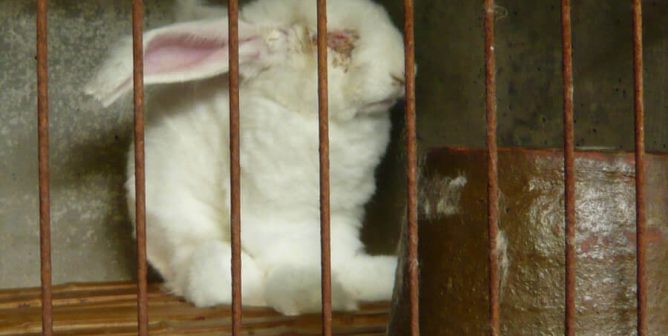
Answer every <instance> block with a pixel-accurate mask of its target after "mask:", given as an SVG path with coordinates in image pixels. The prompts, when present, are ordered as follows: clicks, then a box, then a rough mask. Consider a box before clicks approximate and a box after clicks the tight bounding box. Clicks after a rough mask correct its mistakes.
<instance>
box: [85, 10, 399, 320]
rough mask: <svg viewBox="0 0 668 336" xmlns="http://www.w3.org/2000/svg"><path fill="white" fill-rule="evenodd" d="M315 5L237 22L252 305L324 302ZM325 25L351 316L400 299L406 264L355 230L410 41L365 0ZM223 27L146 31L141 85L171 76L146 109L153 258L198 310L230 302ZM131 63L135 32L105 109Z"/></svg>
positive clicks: (335, 207)
mask: <svg viewBox="0 0 668 336" xmlns="http://www.w3.org/2000/svg"><path fill="white" fill-rule="evenodd" d="M186 2H187V0H186ZM191 3H192V2H191ZM315 6H316V2H315V1H313V0H258V1H255V2H252V3H249V4H248V5H246V6H244V7H243V8H242V10H241V12H240V22H239V40H240V50H239V54H240V73H241V77H242V83H241V88H240V100H241V101H240V123H241V131H240V136H241V192H242V196H241V197H242V211H241V218H242V231H241V241H242V284H243V285H242V297H243V303H244V304H245V305H259V306H263V305H268V306H271V307H273V308H274V309H276V310H278V311H280V312H282V313H284V314H288V315H294V314H300V313H304V312H313V311H318V310H319V309H320V225H319V223H320V220H319V218H320V217H319V216H320V212H319V182H318V181H319V179H318V174H319V166H318V126H317V111H318V100H317V69H316V64H317V62H316V60H317V52H316V46H315V41H316V7H315ZM193 15H195V16H196V15H197V14H193ZM328 19H329V20H328V21H329V22H328V31H329V33H328V46H329V111H330V124H329V132H330V139H331V140H330V158H331V242H332V290H333V307H334V309H337V310H351V309H355V308H356V307H357V304H358V302H360V301H376V300H387V299H389V298H390V297H391V293H392V288H393V284H394V269H395V266H396V258H395V257H392V256H369V255H367V254H366V253H365V252H364V247H363V245H362V243H361V241H360V238H359V230H360V226H361V221H362V218H363V214H364V206H365V203H366V202H367V201H368V200H369V198H370V197H371V196H372V194H373V192H374V190H375V181H374V169H375V168H376V166H377V165H378V163H379V161H380V159H381V156H382V155H383V153H384V152H385V148H386V146H387V144H388V141H389V130H390V120H389V114H388V109H389V108H390V107H391V106H393V105H394V103H395V102H396V100H397V99H398V98H400V97H401V96H402V95H403V90H404V85H403V80H402V78H403V76H404V49H403V41H402V36H401V34H400V32H399V31H398V30H397V29H396V28H395V27H394V26H393V25H392V23H391V22H390V19H389V17H388V15H387V13H386V12H385V10H384V9H383V8H382V7H380V6H379V5H377V4H374V3H373V2H371V1H369V0H333V1H329V4H328ZM227 22H228V21H227V18H226V17H223V18H217V19H204V20H200V21H193V22H185V23H177V24H173V25H171V26H167V27H163V28H159V29H155V30H152V31H149V32H147V33H145V35H144V48H145V56H144V62H145V84H147V85H150V84H158V83H172V85H169V86H165V87H163V88H161V90H158V93H157V94H156V95H154V96H152V99H151V101H150V102H149V105H148V110H149V114H148V118H149V120H148V121H147V127H146V135H145V137H146V141H145V146H146V207H147V235H148V242H147V244H148V247H147V253H148V259H149V261H150V263H151V264H152V265H153V266H154V267H155V268H156V269H157V270H158V271H159V272H160V274H161V275H162V276H163V277H164V279H165V280H166V286H167V288H169V289H170V290H171V291H172V292H173V293H175V294H177V295H183V296H185V298H186V299H187V300H189V301H191V302H192V303H194V304H195V305H197V306H211V305H217V304H227V303H230V302H231V291H230V282H231V271H230V254H231V252H230V237H229V215H230V214H229V202H230V199H229V197H230V196H229V150H228V148H229V133H228V115H229V108H228V88H227V78H226V77H225V76H221V75H224V74H225V73H226V72H227V70H228V58H227V57H228V49H227V48H228V43H227V42H228V36H227V27H228V23H227ZM131 72H132V57H131V45H130V43H129V41H127V40H126V41H125V42H124V43H123V44H122V45H120V46H119V47H117V48H116V49H114V50H113V52H112V54H111V55H110V57H109V59H108V60H107V61H106V63H105V64H104V65H103V66H102V68H101V70H100V72H99V73H98V75H97V76H96V77H95V78H94V79H93V80H92V82H91V83H89V85H88V86H87V88H86V91H87V93H89V94H91V95H93V96H95V97H96V98H97V99H99V100H100V101H101V102H103V104H104V105H105V106H106V105H109V104H111V103H112V102H114V101H115V100H116V99H117V98H119V97H120V96H121V95H123V94H124V93H126V92H127V91H129V90H130V89H131V88H132V81H131ZM129 158H130V160H129V164H128V171H127V172H128V176H129V179H128V181H127V184H126V187H127V190H128V203H129V208H130V212H131V213H132V216H133V218H134V201H135V200H134V194H135V193H134V185H135V182H134V177H133V176H134V164H133V159H132V158H133V153H132V152H131V153H130V156H129Z"/></svg>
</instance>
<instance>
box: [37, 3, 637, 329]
mask: <svg viewBox="0 0 668 336" xmlns="http://www.w3.org/2000/svg"><path fill="white" fill-rule="evenodd" d="M483 1H484V3H483V6H484V41H485V44H484V53H485V102H486V103H485V106H486V108H485V110H486V115H487V137H486V139H487V141H486V142H487V167H488V188H487V197H488V203H487V204H488V228H489V232H488V234H489V274H488V285H489V303H490V305H489V334H490V335H493V336H496V335H499V333H500V327H499V320H500V308H499V288H498V272H497V267H498V266H497V258H498V256H497V254H496V245H497V241H496V237H497V234H496V233H497V232H498V217H499V215H498V192H499V187H498V170H497V154H498V150H497V134H496V125H497V122H496V112H497V111H496V109H497V106H496V65H495V53H494V20H495V5H494V0H483ZM326 2H327V1H326V0H317V15H318V38H317V45H318V96H319V140H320V148H319V149H320V150H319V155H320V211H321V247H322V250H321V252H322V253H321V258H322V260H321V262H322V334H323V335H331V334H332V307H331V269H330V267H331V266H330V232H329V230H330V227H329V225H330V222H329V220H330V218H329V196H330V195H329V193H330V192H329V134H328V122H327V120H328V108H327V40H326V34H327V13H326V10H325V8H326ZM403 2H404V44H405V52H406V55H405V56H406V57H405V62H406V64H405V76H406V108H405V118H406V135H407V137H406V152H407V162H406V178H407V185H408V187H407V209H406V211H407V224H406V225H407V234H408V239H407V242H408V246H407V250H408V260H407V264H408V273H409V279H410V281H409V302H410V330H411V332H410V333H411V336H418V335H419V334H420V330H419V304H418V303H419V302H418V301H419V278H418V272H419V267H418V255H417V254H418V249H417V247H418V245H417V244H418V227H417V202H418V201H417V151H416V123H415V118H416V114H415V71H414V69H415V40H414V20H413V17H414V13H413V0H404V1H403ZM632 4H633V74H634V113H635V162H636V228H637V229H636V237H637V240H636V241H637V264H636V265H637V288H638V290H637V319H638V323H637V331H638V335H639V336H644V335H646V334H647V317H646V316H647V296H646V288H647V280H646V274H645V254H646V238H645V222H646V219H645V197H644V187H645V171H644V170H645V145H644V143H645V134H644V103H643V71H642V70H643V57H642V50H643V44H642V4H641V1H640V0H632ZM46 7H47V0H37V29H36V33H37V46H36V47H37V78H38V81H37V85H38V96H37V111H38V146H39V158H38V159H39V204H40V205H39V214H40V215H39V218H40V219H39V222H40V258H41V265H40V269H41V293H42V295H41V301H42V333H43V335H46V336H51V335H53V320H52V284H51V232H50V199H49V138H48V113H49V111H48V68H47V57H48V55H47V8H46ZM570 12H571V7H570V0H562V1H561V25H562V52H563V54H562V62H563V63H562V66H563V68H562V76H563V118H564V171H565V174H564V179H565V187H564V193H565V199H566V202H565V213H566V230H565V231H566V232H565V233H566V234H565V237H566V238H565V242H566V248H565V256H566V269H565V272H566V282H565V291H566V295H565V297H566V301H565V307H566V312H565V317H564V326H565V331H566V332H565V333H566V335H569V336H570V335H575V318H576V316H575V315H576V310H575V308H576V307H575V267H576V265H575V225H576V223H575V197H574V195H575V170H574V166H573V164H574V156H575V155H574V151H575V146H574V141H573V137H574V130H573V65H572V61H573V57H572V32H571V17H570ZM238 14H239V6H238V0H228V15H229V40H230V58H229V62H230V63H229V65H230V71H229V87H230V157H231V160H230V168H231V174H230V175H231V176H230V185H231V190H232V197H231V237H232V293H233V295H232V297H233V300H232V312H233V313H232V316H233V320H232V323H233V328H232V330H233V335H240V334H241V327H242V308H241V281H242V279H241V267H242V265H241V260H240V246H241V243H240V230H241V213H240V199H239V196H240V179H239V173H240V168H239V58H238V51H239V50H238V47H239V41H238ZM143 15H144V5H143V1H142V0H133V5H132V27H133V30H132V32H133V51H134V70H133V78H134V114H135V125H134V135H135V162H136V165H135V176H136V193H137V196H136V213H137V219H136V235H137V251H138V253H137V261H138V262H137V278H138V280H137V288H138V291H137V293H138V295H137V320H138V334H139V335H142V336H143V335H148V310H147V302H148V297H147V276H146V275H147V261H146V219H145V216H146V213H145V204H144V203H145V189H144V91H143V57H142V55H143V50H142V49H143V42H142V32H143Z"/></svg>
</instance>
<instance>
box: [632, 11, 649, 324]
mask: <svg viewBox="0 0 668 336" xmlns="http://www.w3.org/2000/svg"><path fill="white" fill-rule="evenodd" d="M633 107H634V111H635V162H636V244H637V245H636V257H637V264H636V266H637V270H636V272H637V273H636V276H637V293H636V294H637V300H638V325H637V328H638V336H644V335H647V274H646V272H645V253H646V250H647V246H646V239H645V225H646V220H645V104H644V83H643V44H642V3H641V1H640V0H633Z"/></svg>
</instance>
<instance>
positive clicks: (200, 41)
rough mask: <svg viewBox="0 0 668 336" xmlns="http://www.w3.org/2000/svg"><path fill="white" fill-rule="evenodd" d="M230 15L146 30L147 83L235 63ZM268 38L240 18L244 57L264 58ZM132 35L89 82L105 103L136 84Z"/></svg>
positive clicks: (216, 71) (243, 60) (203, 74)
mask: <svg viewBox="0 0 668 336" xmlns="http://www.w3.org/2000/svg"><path fill="white" fill-rule="evenodd" d="M227 32H228V21H227V18H225V19H219V20H209V21H198V22H186V23H179V24H174V25H171V26H167V27H163V28H159V29H155V30H152V31H149V32H147V33H145V34H144V84H157V83H177V82H185V81H191V80H198V79H204V78H209V77H213V76H216V75H220V74H223V73H226V72H227V71H228V67H229V41H228V36H227ZM267 54H268V50H267V44H266V43H265V40H264V38H263V37H262V36H261V35H260V33H259V30H258V29H257V28H256V27H255V26H252V25H250V24H248V23H244V22H241V21H240V22H239V63H240V65H241V66H242V69H243V65H244V64H247V63H250V62H255V63H257V62H262V61H263V59H264V58H265V57H266V56H267ZM132 69H133V59H132V41H131V40H125V41H124V42H123V44H122V45H121V46H120V47H118V48H115V49H114V51H113V52H112V55H111V56H110V57H109V59H108V60H107V61H106V62H105V63H104V65H103V66H102V68H101V69H100V71H99V72H98V74H97V76H96V77H95V78H94V79H93V80H92V81H91V82H89V83H88V84H87V85H86V89H85V91H86V93H88V94H90V95H93V96H95V97H96V98H97V99H98V100H100V101H101V102H102V103H103V104H104V105H105V106H108V105H110V104H111V103H113V102H114V101H115V100H116V99H118V98H119V97H120V96H121V95H123V94H124V93H125V92H127V91H129V90H130V89H131V88H132V86H133V81H132Z"/></svg>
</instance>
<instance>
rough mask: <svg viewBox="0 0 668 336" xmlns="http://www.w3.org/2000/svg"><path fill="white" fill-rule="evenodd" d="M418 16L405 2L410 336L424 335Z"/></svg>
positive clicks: (410, 2) (406, 1) (405, 1)
mask: <svg viewBox="0 0 668 336" xmlns="http://www.w3.org/2000/svg"><path fill="white" fill-rule="evenodd" d="M414 20H415V13H414V8H413V0H404V48H405V53H406V54H405V75H406V116H405V118H406V184H407V190H406V193H407V194H406V198H407V200H406V201H407V203H406V215H407V216H406V220H407V225H408V230H407V234H408V277H409V298H408V299H409V303H410V330H411V331H410V333H411V336H419V335H420V273H419V272H420V270H419V260H418V225H417V222H418V215H417V141H416V126H415V118H416V116H415V27H414Z"/></svg>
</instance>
